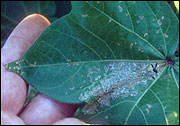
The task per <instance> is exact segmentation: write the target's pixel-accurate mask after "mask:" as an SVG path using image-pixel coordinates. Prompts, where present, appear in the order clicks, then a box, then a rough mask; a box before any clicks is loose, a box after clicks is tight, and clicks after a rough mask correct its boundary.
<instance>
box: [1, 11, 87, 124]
mask: <svg viewBox="0 0 180 126" xmlns="http://www.w3.org/2000/svg"><path fill="white" fill-rule="evenodd" d="M48 25H50V22H49V21H48V20H47V19H46V18H45V17H43V16H41V15H38V14H33V15H30V16H28V17H26V18H25V19H24V20H23V21H21V22H20V23H19V24H18V26H17V27H16V28H15V29H14V31H13V32H12V33H11V35H10V36H9V38H8V39H7V41H6V43H5V45H4V46H3V48H2V49H1V124H85V123H83V122H81V121H80V120H78V119H75V118H69V117H72V116H73V114H74V112H75V111H76V109H77V107H78V105H75V104H67V103H61V102H58V101H55V100H52V99H50V98H48V97H46V96H44V95H42V94H38V95H37V96H36V97H35V98H33V99H32V100H31V101H30V103H29V104H28V105H27V106H26V107H25V108H24V109H23V110H22V108H23V105H24V103H25V100H26V96H27V91H28V85H27V84H26V83H25V81H24V80H23V79H22V78H21V77H20V76H19V75H18V74H16V73H13V72H10V71H7V70H6V69H5V67H4V66H3V65H5V64H7V63H10V62H12V61H15V60H17V59H19V58H20V57H21V56H22V55H23V54H24V53H25V52H26V50H27V49H28V48H29V47H30V46H31V44H32V43H33V42H34V41H35V40H36V39H37V38H38V37H39V35H40V34H41V33H42V31H43V30H44V29H45V28H46V27H47V26H48ZM20 112H21V113H20Z"/></svg>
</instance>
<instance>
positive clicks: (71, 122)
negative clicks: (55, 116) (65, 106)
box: [53, 118, 88, 125]
mask: <svg viewBox="0 0 180 126" xmlns="http://www.w3.org/2000/svg"><path fill="white" fill-rule="evenodd" d="M53 125H88V124H86V123H84V122H82V121H80V120H78V119H75V118H65V119H62V120H60V121H57V122H55V123H53Z"/></svg>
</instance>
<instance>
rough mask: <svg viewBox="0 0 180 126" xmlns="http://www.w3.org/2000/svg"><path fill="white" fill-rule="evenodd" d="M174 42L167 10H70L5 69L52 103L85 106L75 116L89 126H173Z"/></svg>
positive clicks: (106, 5)
mask: <svg viewBox="0 0 180 126" xmlns="http://www.w3.org/2000/svg"><path fill="white" fill-rule="evenodd" d="M178 41H179V21H178V19H177V17H176V15H175V14H174V12H173V11H172V9H171V8H170V7H169V5H168V4H167V2H164V1H162V2H145V1H143V2H142V1H140V2H135V1H134V2H97V1H96V2H72V11H71V13H70V14H68V15H66V16H64V17H62V18H60V19H59V20H57V21H55V22H54V23H52V24H51V25H50V26H49V27H48V28H47V29H46V30H45V31H44V32H43V33H42V34H41V36H40V37H39V38H38V40H37V41H36V42H35V43H34V44H33V45H32V46H31V47H30V48H29V50H28V51H27V52H26V53H25V54H24V56H23V57H22V58H21V59H19V60H17V61H15V62H12V63H10V64H8V65H7V66H6V68H7V69H9V70H11V71H14V72H16V73H18V74H19V75H21V76H22V77H23V78H24V79H25V80H26V81H27V82H28V83H29V84H30V85H32V86H33V87H34V88H35V89H37V90H38V91H40V92H42V93H44V94H45V95H47V96H49V97H51V98H53V99H56V100H59V101H62V102H67V103H80V102H88V104H86V103H85V106H82V107H81V108H80V109H79V110H78V112H77V113H76V116H77V117H78V118H80V119H82V120H84V121H87V122H89V123H109V124H178V123H179V122H178V118H179V108H178V106H179V100H178V98H179V85H178V82H179V77H178V75H179V72H178V71H179V65H177V64H178V62H179V58H175V56H174V52H175V50H176V47H177V44H178ZM167 56H168V57H171V58H172V59H173V60H174V61H175V65H174V66H170V65H167V62H166V61H165V60H164V59H165V57H167ZM156 65H157V68H156V69H155V70H154V67H155V66H156ZM105 120H106V121H105Z"/></svg>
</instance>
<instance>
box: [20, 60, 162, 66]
mask: <svg viewBox="0 0 180 126" xmlns="http://www.w3.org/2000/svg"><path fill="white" fill-rule="evenodd" d="M163 61H164V60H121V59H115V60H114V59H113V60H92V61H79V62H69V63H68V62H64V63H55V64H42V65H38V64H37V65H36V66H22V67H21V68H31V67H32V68H35V67H50V66H61V65H68V64H69V65H73V64H75V65H76V64H77V63H78V64H84V63H98V62H99V63H101V62H144V63H154V62H155V63H160V62H163Z"/></svg>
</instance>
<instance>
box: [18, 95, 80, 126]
mask: <svg viewBox="0 0 180 126" xmlns="http://www.w3.org/2000/svg"><path fill="white" fill-rule="evenodd" d="M77 107H78V105H73V104H67V103H61V102H57V101H55V100H52V99H50V98H48V97H47V96H44V95H42V94H38V95H37V96H36V97H35V98H33V99H31V101H30V103H29V104H28V105H27V106H26V108H25V109H24V110H23V111H22V113H21V114H20V117H21V118H22V119H23V121H24V122H25V123H26V124H29V125H30V124H41V125H42V124H52V123H54V122H56V121H58V120H61V119H63V118H66V117H72V116H73V115H74V112H75V111H76V109H77Z"/></svg>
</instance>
